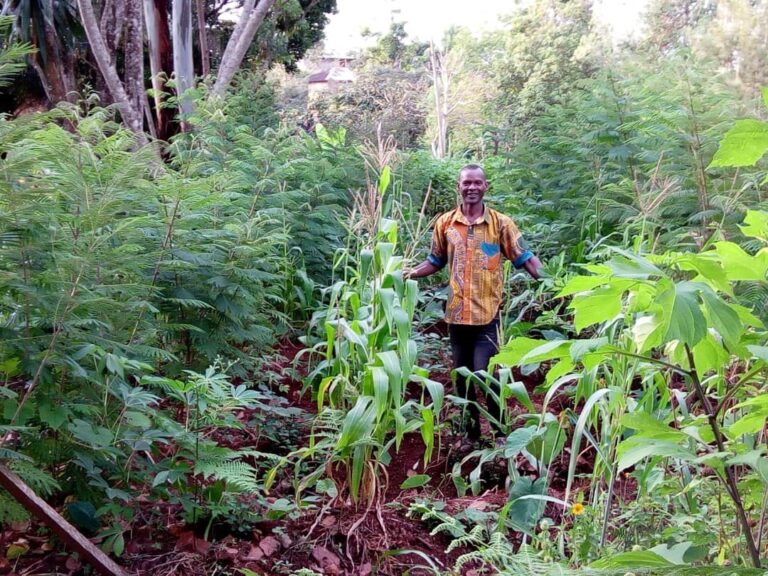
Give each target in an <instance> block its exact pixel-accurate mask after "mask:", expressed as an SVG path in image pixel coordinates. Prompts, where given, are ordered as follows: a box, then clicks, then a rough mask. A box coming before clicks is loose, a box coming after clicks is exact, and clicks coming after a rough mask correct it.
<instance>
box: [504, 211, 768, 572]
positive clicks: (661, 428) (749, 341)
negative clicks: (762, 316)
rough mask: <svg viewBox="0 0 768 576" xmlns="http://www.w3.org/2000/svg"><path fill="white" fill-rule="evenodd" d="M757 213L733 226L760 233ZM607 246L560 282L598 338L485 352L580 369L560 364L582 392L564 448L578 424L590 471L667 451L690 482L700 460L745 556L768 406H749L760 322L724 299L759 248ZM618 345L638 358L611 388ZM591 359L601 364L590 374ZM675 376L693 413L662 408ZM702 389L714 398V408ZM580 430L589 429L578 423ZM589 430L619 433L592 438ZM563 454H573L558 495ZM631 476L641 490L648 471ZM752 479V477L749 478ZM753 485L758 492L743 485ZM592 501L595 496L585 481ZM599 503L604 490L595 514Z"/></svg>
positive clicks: (582, 324)
mask: <svg viewBox="0 0 768 576" xmlns="http://www.w3.org/2000/svg"><path fill="white" fill-rule="evenodd" d="M767 222H768V216H766V214H765V213H757V212H749V213H748V214H747V217H746V218H745V224H746V225H745V226H743V227H742V232H743V233H744V234H745V235H748V236H755V237H759V238H762V236H763V234H764V231H765V227H766V223H767ZM612 253H613V254H614V255H613V256H612V257H611V258H610V259H609V260H607V261H605V262H604V263H601V264H590V265H587V266H585V268H586V270H588V271H589V272H591V273H592V275H591V276H576V277H574V278H572V279H571V280H569V281H568V282H567V283H566V284H565V286H564V287H563V289H562V290H561V291H560V293H559V296H560V297H567V296H572V297H573V299H572V301H571V304H570V308H571V309H572V310H573V312H574V324H575V327H576V330H577V331H579V332H584V331H585V330H586V329H587V328H588V327H594V326H595V325H597V326H598V328H597V330H598V334H605V335H607V337H606V338H603V339H592V340H561V341H555V342H550V343H546V344H538V345H537V344H536V343H535V341H532V340H530V339H515V340H512V341H511V342H510V343H509V344H508V345H507V346H505V348H504V350H502V352H501V354H500V355H499V356H498V357H497V358H496V361H498V362H500V363H510V364H520V365H525V364H528V363H532V362H541V361H545V360H555V361H556V362H557V364H556V365H555V366H554V367H553V368H552V370H551V371H550V374H551V373H552V371H556V370H558V368H560V367H561V365H563V364H564V365H565V368H564V369H563V372H565V371H567V372H573V371H574V369H575V368H576V365H577V364H579V365H580V366H581V371H580V374H579V373H578V372H577V373H575V374H574V373H570V374H568V375H567V376H564V377H563V379H562V380H568V379H574V380H576V381H577V382H578V384H577V389H576V401H578V400H579V397H580V396H581V395H583V397H584V398H587V400H586V403H585V405H584V407H583V409H582V413H581V416H580V417H579V420H578V422H577V423H576V427H575V431H574V436H573V445H572V447H571V453H572V454H575V453H577V451H578V449H579V445H580V441H581V437H582V435H585V436H586V437H588V438H590V441H591V442H592V443H593V445H594V446H595V448H596V450H597V452H598V454H599V458H598V459H597V460H596V470H597V464H598V463H599V462H601V461H602V462H603V463H604V465H605V466H607V467H608V468H607V471H608V474H609V476H608V479H609V480H610V482H611V483H612V482H613V481H614V478H615V476H616V474H617V473H621V472H622V471H624V470H627V469H630V468H632V467H633V466H638V465H639V464H641V463H643V462H648V463H649V465H650V466H651V467H654V466H655V465H656V464H658V463H659V462H661V461H663V460H665V459H670V460H671V461H672V462H675V463H676V465H677V466H681V467H683V469H684V470H685V471H686V476H685V478H686V480H685V484H689V483H692V482H701V481H702V480H698V479H696V477H695V475H696V474H698V475H701V478H705V477H706V470H704V469H703V467H707V469H709V470H711V471H713V472H714V473H715V474H716V475H717V477H718V478H719V480H720V481H721V482H722V483H723V484H724V485H725V487H726V491H727V493H728V495H729V496H730V498H731V499H732V504H733V506H734V509H735V511H736V514H737V517H738V518H739V522H740V524H741V527H742V533H743V535H744V537H745V539H746V542H747V545H748V546H747V551H748V552H747V555H748V556H750V559H751V561H752V562H753V563H755V562H756V551H755V548H754V541H753V540H752V535H751V532H750V531H749V524H748V522H749V520H748V518H747V512H746V510H745V505H744V501H745V500H747V499H754V498H759V495H760V494H762V490H763V489H764V484H763V485H762V486H761V483H762V482H765V479H766V478H768V476H766V473H768V470H765V469H764V464H763V463H764V461H765V460H764V455H763V451H764V449H763V448H762V447H760V446H757V445H755V444H754V437H753V436H752V435H753V434H755V433H757V432H758V431H759V430H762V428H763V426H764V425H765V421H766V417H767V416H768V412H765V411H763V409H762V408H759V407H760V406H763V405H764V403H765V397H766V391H765V389H764V386H763V384H762V377H761V376H760V375H761V374H764V372H765V360H764V357H763V354H762V350H763V346H764V343H763V342H764V339H765V332H764V326H763V324H762V322H761V321H760V320H759V319H758V318H757V317H755V316H754V315H753V314H752V313H751V312H750V311H749V310H748V309H746V308H744V307H743V306H740V305H739V304H738V303H737V302H735V301H734V288H735V286H736V285H737V283H738V282H740V281H755V282H760V283H764V282H765V278H766V272H768V261H766V253H765V248H763V249H761V250H760V251H758V253H757V254H755V255H750V254H748V253H747V252H744V251H743V250H742V249H741V248H739V247H738V246H737V245H736V244H734V243H732V242H727V241H720V242H714V243H712V244H711V247H710V249H708V250H705V251H702V252H701V253H699V254H691V253H679V252H667V253H665V254H663V255H659V256H647V257H642V256H640V255H637V254H634V253H630V252H625V251H623V250H619V249H614V250H612ZM617 356H618V357H625V358H627V359H629V360H631V361H632V362H633V363H635V364H636V365H638V367H636V368H634V369H633V370H634V372H635V375H634V376H632V377H630V378H629V379H627V377H626V368H624V369H623V372H622V373H621V377H620V378H618V379H617V380H618V382H621V381H623V382H624V385H623V386H622V388H623V390H622V389H618V391H619V392H620V394H616V392H615V391H616V390H617V388H612V387H610V386H609V384H610V382H608V381H607V380H608V378H611V379H613V380H614V381H616V376H617V375H618V373H617V369H618V368H619V367H620V366H621V364H619V363H617V361H616V360H615V358H616V357H617ZM734 366H739V367H740V371H739V376H738V379H737V380H735V381H730V380H729V379H728V378H727V377H726V374H727V373H729V370H732V369H733V367H734ZM595 369H597V370H602V371H604V372H603V373H604V374H606V376H605V377H604V378H602V379H601V380H600V381H599V382H597V383H596V382H595V381H594V374H595ZM637 375H639V376H640V382H641V388H640V390H639V392H634V391H633V390H631V389H630V388H628V387H627V382H632V380H634V379H635V378H636V377H637ZM674 375H682V376H683V377H684V378H685V380H686V381H687V382H688V386H689V389H690V391H689V393H688V395H689V396H690V398H691V399H692V400H693V401H698V402H699V405H700V408H699V410H700V412H688V409H687V407H686V409H684V410H681V413H680V414H678V415H674V413H673V412H671V406H670V402H671V398H670V388H671V381H672V378H673V377H674ZM552 386H553V387H555V386H557V383H552ZM588 390H589V392H588ZM610 397H614V398H618V399H619V400H618V404H616V407H615V408H613V409H611V408H610V406H611V405H610V404H605V399H606V398H610ZM683 397H685V395H683ZM712 397H713V398H714V399H715V400H716V401H717V402H719V403H720V405H719V407H718V408H716V409H715V408H714V407H713V405H712V403H711V402H712V401H711V400H710V398H712ZM630 399H631V400H630ZM731 400H732V401H736V403H735V405H734V404H730V402H729V401H731ZM680 401H681V397H680V396H678V402H680ZM601 404H602V405H604V407H603V408H602V409H601V410H600V413H601V414H602V422H603V424H602V426H603V428H602V429H600V428H599V427H598V424H599V422H600V420H592V419H591V416H590V413H591V410H592V408H593V407H594V406H599V405H601ZM745 408H746V410H743V409H745ZM669 420H672V423H673V425H670V422H669ZM617 423H618V424H620V426H619V427H618V428H616V424H617ZM606 426H610V430H612V431H609V430H606ZM589 429H592V430H593V431H594V433H588V430H589ZM622 435H623V436H622ZM593 437H596V438H605V439H608V438H610V439H614V438H621V440H620V441H618V443H615V441H614V440H611V441H609V443H608V444H606V445H602V446H601V445H600V444H599V443H598V442H596V441H594V440H591V438H593ZM614 454H615V457H614ZM574 464H575V461H574V460H573V459H572V460H571V470H570V472H569V477H568V485H567V486H566V491H565V498H564V499H565V502H566V505H568V502H569V498H570V488H571V481H572V477H573V469H574ZM736 465H742V466H747V467H748V469H749V470H751V472H750V473H748V474H746V475H744V476H742V477H741V478H739V479H738V481H737V479H736V476H735V473H734V471H733V467H734V466H736ZM646 470H648V468H646ZM662 474H663V473H662ZM639 478H640V481H639V483H640V493H641V494H642V493H644V491H645V490H646V489H647V490H649V491H650V490H651V487H650V486H649V484H648V477H647V476H645V475H642V476H640V477H639ZM753 480H758V481H759V482H758V483H757V486H756V485H755V484H754V483H753V482H752V481H753ZM609 486H610V484H609ZM756 488H757V489H758V490H759V492H757V493H754V491H755V489H756ZM610 493H611V492H610V491H609V494H610ZM592 501H593V502H597V501H598V500H597V498H596V494H595V493H594V491H593V500H592ZM683 502H684V505H685V507H687V508H688V509H689V510H690V511H691V513H692V514H693V513H694V511H696V512H698V510H700V509H701V508H700V507H701V506H703V505H704V503H703V502H696V499H695V498H694V497H693V495H692V494H690V493H688V496H687V498H686V499H684V501H683ZM610 505H611V504H610V496H609V497H608V502H607V504H605V506H606V512H605V521H606V522H607V521H608V519H609V513H608V510H609V508H610ZM636 561H638V562H639V560H637V559H636ZM606 566H607V565H606Z"/></svg>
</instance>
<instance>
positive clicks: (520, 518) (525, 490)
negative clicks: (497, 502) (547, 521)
mask: <svg viewBox="0 0 768 576" xmlns="http://www.w3.org/2000/svg"><path fill="white" fill-rule="evenodd" d="M546 494H547V479H546V478H537V479H536V480H533V479H532V478H531V477H530V476H521V477H519V478H518V479H517V481H516V482H515V483H514V484H513V485H512V487H511V488H510V489H509V502H510V508H509V522H510V524H511V525H512V527H513V528H514V529H516V530H520V531H522V532H526V533H530V532H531V531H532V530H533V528H534V527H535V526H536V523H537V522H538V521H539V519H540V518H541V515H542V514H543V513H544V506H545V505H546V502H545V501H544V500H538V499H533V498H525V499H522V497H523V496H546Z"/></svg>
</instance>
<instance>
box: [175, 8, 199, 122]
mask: <svg viewBox="0 0 768 576" xmlns="http://www.w3.org/2000/svg"><path fill="white" fill-rule="evenodd" d="M172 22H173V24H172V26H171V37H172V38H173V69H174V73H175V74H176V92H177V93H178V94H179V108H180V110H181V113H182V114H183V115H184V116H187V115H189V114H190V113H191V112H192V109H193V105H192V101H191V100H190V99H189V95H188V94H186V92H187V91H188V90H189V89H190V88H192V87H193V86H194V83H195V68H194V59H193V56H192V0H173V15H172Z"/></svg>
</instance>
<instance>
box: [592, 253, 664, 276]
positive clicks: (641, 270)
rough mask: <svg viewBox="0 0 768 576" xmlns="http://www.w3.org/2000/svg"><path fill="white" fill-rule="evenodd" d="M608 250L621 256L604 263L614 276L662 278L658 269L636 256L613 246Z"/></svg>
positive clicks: (661, 273) (662, 274)
mask: <svg viewBox="0 0 768 576" xmlns="http://www.w3.org/2000/svg"><path fill="white" fill-rule="evenodd" d="M610 250H611V252H616V253H617V254H619V255H620V256H622V257H621V258H611V259H610V260H609V261H608V262H606V263H605V265H606V266H608V267H609V268H610V269H611V272H612V273H613V275H614V276H618V277H620V278H634V279H645V278H648V277H649V276H664V273H663V272H662V271H661V270H660V269H659V268H657V267H656V266H654V265H653V264H652V263H651V262H649V261H648V260H646V259H645V258H643V257H642V256H640V255H638V254H635V253H633V252H629V251H627V250H622V249H621V248H617V247H615V246H611V247H610Z"/></svg>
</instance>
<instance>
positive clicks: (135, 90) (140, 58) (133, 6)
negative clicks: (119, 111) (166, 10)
mask: <svg viewBox="0 0 768 576" xmlns="http://www.w3.org/2000/svg"><path fill="white" fill-rule="evenodd" d="M125 4H126V7H125V89H126V92H127V93H128V99H129V100H130V102H131V106H133V108H134V110H136V111H137V112H138V113H139V115H140V116H143V111H144V92H145V90H144V26H143V18H142V16H141V0H126V3H125Z"/></svg>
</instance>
